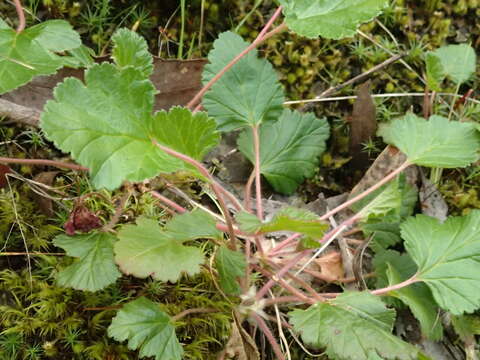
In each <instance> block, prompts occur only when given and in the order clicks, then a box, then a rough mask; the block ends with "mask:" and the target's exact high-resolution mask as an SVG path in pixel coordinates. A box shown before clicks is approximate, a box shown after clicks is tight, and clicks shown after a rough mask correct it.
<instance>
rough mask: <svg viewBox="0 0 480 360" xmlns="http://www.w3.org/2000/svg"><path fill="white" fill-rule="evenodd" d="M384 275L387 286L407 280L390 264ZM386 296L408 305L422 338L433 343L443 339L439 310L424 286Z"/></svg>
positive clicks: (409, 287) (418, 285)
mask: <svg viewBox="0 0 480 360" xmlns="http://www.w3.org/2000/svg"><path fill="white" fill-rule="evenodd" d="M402 270H403V269H402ZM386 275H387V277H388V280H389V285H395V284H398V283H401V282H402V281H404V280H407V278H408V277H406V276H402V275H401V274H400V272H399V270H397V269H396V268H395V267H394V266H392V265H391V264H390V263H388V265H387V272H386ZM388 295H389V296H393V297H396V298H398V299H400V300H401V301H402V302H404V303H405V304H406V305H408V307H409V308H410V310H411V311H412V313H413V315H414V316H415V318H417V320H418V321H419V322H420V327H421V329H422V334H423V335H424V336H426V337H427V338H429V339H430V340H433V341H437V340H440V339H441V338H442V337H443V327H442V321H441V319H440V309H439V308H438V306H437V304H436V303H435V300H434V299H433V296H432V293H431V292H430V290H429V289H428V287H427V286H426V285H425V284H422V283H416V284H412V285H410V286H407V287H404V288H401V289H398V290H395V291H390V292H389V293H388Z"/></svg>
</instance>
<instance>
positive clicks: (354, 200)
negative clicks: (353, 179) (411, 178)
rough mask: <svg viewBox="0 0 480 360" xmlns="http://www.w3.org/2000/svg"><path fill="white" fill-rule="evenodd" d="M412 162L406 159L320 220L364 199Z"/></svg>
mask: <svg viewBox="0 0 480 360" xmlns="http://www.w3.org/2000/svg"><path fill="white" fill-rule="evenodd" d="M410 165H411V164H410V163H409V162H408V160H407V161H405V162H404V163H403V164H402V165H400V167H398V168H397V169H395V170H394V171H392V172H391V173H390V174H388V175H387V176H385V177H384V178H383V179H382V180H380V181H379V182H377V183H376V184H375V185H373V186H372V187H370V188H368V189H367V190H365V191H364V192H362V193H360V194H358V195H357V196H354V197H353V198H351V199H350V200H348V201H345V202H344V203H343V204H342V205H340V206H337V207H336V208H335V209H333V210H331V211H329V212H327V213H326V214H324V215H322V216H321V217H320V220H327V219H328V218H329V217H330V216H333V215H334V214H336V213H337V212H339V211H341V210H343V209H345V208H347V207H349V206H351V205H352V204H354V203H356V202H357V201H359V200H361V199H363V198H364V197H365V196H367V195H369V194H371V193H372V192H374V191H375V190H377V189H378V188H380V187H381V186H382V185H384V184H386V183H388V182H389V181H390V180H393V179H394V178H395V177H396V176H397V175H398V174H400V173H401V172H402V171H403V170H405V169H406V168H407V167H409V166H410Z"/></svg>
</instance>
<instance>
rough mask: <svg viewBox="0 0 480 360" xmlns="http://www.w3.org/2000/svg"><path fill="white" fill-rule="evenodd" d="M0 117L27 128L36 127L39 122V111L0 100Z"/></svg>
mask: <svg viewBox="0 0 480 360" xmlns="http://www.w3.org/2000/svg"><path fill="white" fill-rule="evenodd" d="M0 116H4V117H7V118H9V119H11V120H13V121H15V122H18V123H21V124H24V125H28V126H38V123H39V122H40V111H38V110H35V109H30V108H28V107H25V106H22V105H18V104H15V103H13V102H11V101H8V100H4V99H0Z"/></svg>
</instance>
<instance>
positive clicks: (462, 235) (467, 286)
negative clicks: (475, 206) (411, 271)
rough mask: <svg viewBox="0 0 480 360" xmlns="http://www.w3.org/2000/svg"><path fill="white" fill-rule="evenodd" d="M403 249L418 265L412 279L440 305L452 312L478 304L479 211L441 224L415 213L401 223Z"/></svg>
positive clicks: (479, 262)
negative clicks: (427, 288) (429, 291)
mask: <svg viewBox="0 0 480 360" xmlns="http://www.w3.org/2000/svg"><path fill="white" fill-rule="evenodd" d="M401 230H402V237H403V238H404V240H405V248H406V249H407V251H408V253H409V254H410V256H411V257H412V258H413V260H414V261H415V263H416V264H417V266H418V272H417V275H416V278H417V279H418V280H419V281H423V282H425V283H426V284H427V286H428V287H429V288H430V290H431V291H432V294H433V297H434V298H435V301H436V302H437V303H438V304H439V305H440V307H441V308H443V309H445V310H448V311H450V312H451V313H453V314H455V315H459V314H462V313H464V312H472V311H474V310H476V309H478V308H479V307H480V291H478V289H479V288H480V272H479V271H478V269H479V266H480V210H473V211H472V212H471V213H470V214H469V215H467V216H463V217H450V218H448V219H447V220H446V221H445V223H443V224H442V223H440V222H439V221H438V220H437V219H434V218H431V217H428V216H425V215H417V216H416V217H414V218H413V217H412V218H409V219H408V220H407V221H405V222H404V223H403V224H402V225H401Z"/></svg>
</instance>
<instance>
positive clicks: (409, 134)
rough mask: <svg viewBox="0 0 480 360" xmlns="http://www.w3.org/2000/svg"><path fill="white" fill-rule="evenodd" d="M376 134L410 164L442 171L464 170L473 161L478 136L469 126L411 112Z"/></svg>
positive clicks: (470, 124) (475, 157)
mask: <svg viewBox="0 0 480 360" xmlns="http://www.w3.org/2000/svg"><path fill="white" fill-rule="evenodd" d="M379 135H380V136H382V137H383V139H384V141H385V142H386V143H388V144H392V145H395V146H396V147H398V148H399V149H400V150H401V151H402V152H403V153H404V154H405V155H407V158H408V161H410V162H411V163H414V164H417V165H422V166H430V167H442V168H455V167H465V166H468V165H469V164H471V163H472V162H474V161H475V160H477V158H478V150H479V149H480V136H479V134H478V132H477V131H476V129H475V126H474V125H473V124H472V123H466V122H458V121H448V119H446V118H444V117H441V116H436V115H434V116H431V117H430V119H428V120H425V119H423V118H420V117H418V116H416V115H414V114H412V113H409V114H407V115H405V116H404V117H403V118H400V119H396V120H394V121H392V122H391V123H390V124H387V125H384V126H383V127H380V131H379Z"/></svg>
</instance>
